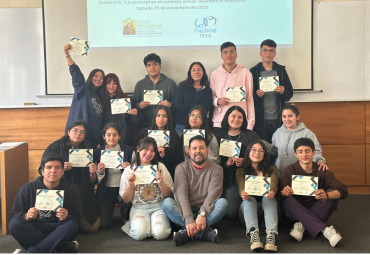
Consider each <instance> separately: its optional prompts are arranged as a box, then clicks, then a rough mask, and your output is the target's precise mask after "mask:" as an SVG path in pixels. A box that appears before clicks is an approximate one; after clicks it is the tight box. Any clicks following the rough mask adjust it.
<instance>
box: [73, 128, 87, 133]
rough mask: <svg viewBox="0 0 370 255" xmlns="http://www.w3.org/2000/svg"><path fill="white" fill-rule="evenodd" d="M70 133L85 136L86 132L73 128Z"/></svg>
mask: <svg viewBox="0 0 370 255" xmlns="http://www.w3.org/2000/svg"><path fill="white" fill-rule="evenodd" d="M71 131H72V132H73V133H76V134H78V133H80V134H82V135H86V131H85V130H78V129H77V128H73V129H71Z"/></svg>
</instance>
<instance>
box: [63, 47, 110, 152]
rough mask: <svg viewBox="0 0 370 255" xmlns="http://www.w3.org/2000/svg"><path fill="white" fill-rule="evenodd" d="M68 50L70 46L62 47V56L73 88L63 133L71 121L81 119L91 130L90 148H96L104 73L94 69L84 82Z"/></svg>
mask: <svg viewBox="0 0 370 255" xmlns="http://www.w3.org/2000/svg"><path fill="white" fill-rule="evenodd" d="M70 49H71V45H70V44H67V45H66V46H64V54H65V56H66V59H67V63H68V65H69V72H70V73H71V76H72V85H73V88H74V94H73V99H72V104H71V109H70V110H69V114H68V119H67V123H66V128H65V132H67V127H68V126H69V124H70V123H71V122H72V121H74V120H77V119H83V120H84V121H85V122H86V123H87V125H88V126H89V127H90V129H91V130H90V136H91V139H90V142H91V146H92V148H96V147H97V145H98V144H99V142H100V130H101V123H102V117H103V98H104V87H105V85H104V82H103V80H104V72H103V70H101V69H94V70H92V71H91V72H90V74H89V76H88V78H87V80H86V81H85V77H84V75H83V74H82V72H81V70H80V68H79V67H78V65H76V63H75V62H74V61H73V59H72V57H71V55H69V50H70Z"/></svg>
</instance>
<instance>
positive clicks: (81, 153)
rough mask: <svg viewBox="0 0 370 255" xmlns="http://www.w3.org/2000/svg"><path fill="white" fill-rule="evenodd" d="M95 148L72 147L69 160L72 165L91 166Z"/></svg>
mask: <svg viewBox="0 0 370 255" xmlns="http://www.w3.org/2000/svg"><path fill="white" fill-rule="evenodd" d="M92 153H93V149H70V150H69V159H68V162H71V163H72V167H89V166H90V164H92V162H93V154H92Z"/></svg>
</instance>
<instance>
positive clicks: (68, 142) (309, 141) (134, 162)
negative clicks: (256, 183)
mask: <svg viewBox="0 0 370 255" xmlns="http://www.w3.org/2000/svg"><path fill="white" fill-rule="evenodd" d="M70 47H71V46H70V45H66V46H65V47H64V52H65V55H66V59H67V63H68V65H69V70H70V73H71V76H72V84H73V87H74V96H73V101H72V105H71V109H70V113H69V116H68V120H67V124H66V130H65V135H64V136H63V137H62V138H60V139H59V140H57V141H55V142H53V143H51V144H50V145H49V146H48V147H47V148H46V150H45V152H44V155H43V157H42V161H41V164H40V168H39V173H40V176H39V177H38V178H37V179H36V180H35V181H33V182H30V183H28V184H26V185H24V186H23V187H22V188H21V189H20V190H19V191H18V194H17V197H16V200H15V202H14V206H13V209H12V211H11V215H10V218H11V220H10V223H9V229H10V232H11V234H12V235H13V237H14V238H15V239H16V240H17V241H18V242H19V243H20V245H21V246H22V248H23V249H25V250H27V251H28V252H37V253H41V252H53V251H57V252H78V250H79V245H78V243H77V242H76V241H74V238H75V236H76V235H77V233H78V231H81V232H85V233H95V232H96V231H98V230H99V229H107V228H109V227H110V226H111V225H112V216H113V212H114V208H115V206H116V205H117V204H119V205H120V206H121V215H122V218H123V221H124V225H123V226H122V231H124V232H125V233H127V235H129V236H130V237H132V238H133V239H136V240H142V239H145V238H148V237H153V238H155V239H157V240H163V239H166V238H168V237H169V236H170V235H171V232H172V228H171V226H176V227H178V228H179V229H180V230H178V231H176V232H173V241H174V244H175V245H176V246H178V245H181V244H184V243H186V242H189V241H192V240H196V239H200V240H203V241H210V242H214V243H217V242H219V233H218V230H217V229H213V228H212V226H213V225H214V224H215V223H216V222H218V221H220V220H221V219H222V218H226V219H227V220H234V219H236V218H239V220H240V222H241V223H242V224H243V225H245V226H246V234H247V237H248V238H249V239H250V245H251V250H258V249H262V248H264V249H265V250H267V251H277V245H276V238H277V235H278V213H279V212H280V211H281V212H282V213H283V214H284V215H285V216H286V218H287V219H289V220H290V221H292V223H293V228H292V230H291V232H290V235H291V236H292V237H293V238H295V239H296V240H298V241H301V240H302V237H303V233H304V231H305V229H307V230H308V232H309V233H310V234H311V235H312V236H314V237H319V236H320V235H323V236H325V237H326V238H327V239H328V240H329V242H330V244H331V245H332V246H333V247H334V246H336V244H337V243H338V242H339V241H340V240H341V238H342V237H341V236H340V234H339V233H338V232H337V231H336V230H335V229H334V227H333V226H330V227H328V226H326V224H325V222H326V221H327V219H328V218H329V216H330V215H331V213H332V212H333V211H334V210H335V209H336V206H337V204H338V200H339V199H344V198H346V197H347V196H348V191H347V188H346V186H345V185H344V184H343V183H341V182H340V181H339V180H337V179H336V178H335V177H334V175H333V172H331V171H330V170H329V168H328V166H327V165H326V161H325V158H324V157H323V156H322V150H321V147H320V144H319V142H318V140H317V138H316V136H315V134H314V133H313V132H312V131H310V130H309V129H308V128H306V127H305V125H304V124H303V123H302V122H298V120H299V117H300V114H299V110H298V108H297V107H296V106H295V105H286V106H285V102H286V101H289V99H290V98H291V97H292V95H293V89H292V85H291V83H290V80H289V77H288V74H287V72H286V70H285V67H284V66H281V65H278V64H277V63H275V62H274V61H273V59H274V57H275V55H276V47H277V46H276V43H275V42H274V41H272V40H265V41H263V42H262V43H261V46H260V55H261V58H262V62H261V63H259V64H257V65H256V66H255V67H253V68H252V69H251V70H250V71H248V70H247V69H246V68H244V66H243V65H242V64H236V58H237V52H236V46H235V45H234V44H233V43H231V42H226V43H224V44H222V45H221V47H220V50H221V58H222V60H223V63H222V64H221V66H220V67H219V68H218V69H216V70H215V71H213V72H212V74H211V76H210V79H208V76H207V74H206V71H205V68H204V66H203V65H202V64H201V63H200V62H194V63H192V64H191V65H190V67H189V70H188V74H187V78H186V79H185V80H184V81H183V82H180V84H179V85H178V86H177V85H176V84H175V82H174V81H173V80H171V79H170V78H168V77H167V76H165V75H164V74H162V73H161V72H160V70H161V59H160V57H159V56H158V55H156V54H155V53H152V54H149V55H147V56H146V57H145V58H144V64H145V67H146V69H147V72H148V75H147V76H146V77H145V78H144V79H142V80H140V81H139V82H138V83H137V84H136V87H135V91H134V96H133V98H130V97H129V96H128V95H127V94H125V93H124V92H123V91H122V88H121V85H120V82H119V79H118V77H117V75H116V74H112V73H110V74H107V75H105V74H104V72H103V70H100V69H95V70H93V71H91V73H90V75H89V76H88V78H87V80H86V81H85V78H84V75H83V74H82V72H81V70H80V69H79V67H78V66H77V65H76V64H75V62H74V61H73V60H72V58H71V56H70V55H69V50H70ZM269 76H275V77H276V76H278V77H279V79H278V80H279V84H277V85H278V86H276V89H275V91H268V92H267V91H263V90H261V89H260V87H259V81H260V79H261V78H262V77H269ZM227 87H243V88H244V91H245V100H244V101H242V102H230V99H229V98H227V97H226V88H227ZM145 90H162V91H163V100H162V101H161V102H160V103H159V105H151V104H150V102H147V101H144V91H145ZM119 98H130V100H131V109H130V110H129V111H128V113H124V114H112V110H111V106H110V100H111V99H119ZM211 111H213V112H212V113H213V114H212V115H213V117H212V123H213V132H212V131H211V130H210V128H209V127H208V125H207V124H208V121H207V120H208V116H209V115H210V114H211ZM133 125H135V126H138V127H140V128H141V131H139V132H138V133H136V132H135V129H134V128H133ZM184 129H186V130H187V129H192V130H198V129H199V130H204V131H205V132H204V135H196V136H194V137H192V138H191V139H190V141H189V143H186V144H185V143H184V139H183V137H184ZM149 130H163V131H164V130H166V131H168V133H169V145H168V146H167V147H163V146H162V145H159V144H157V142H156V140H155V139H154V138H152V137H150V135H149ZM222 139H226V140H230V141H236V142H240V143H241V147H240V152H239V157H231V156H229V157H226V156H222V155H219V149H220V143H221V140H222ZM98 145H99V146H98ZM71 149H94V153H93V155H92V156H93V163H92V164H90V166H88V167H72V163H71V162H69V151H70V150H71ZM102 151H121V152H123V155H124V156H123V160H122V163H121V168H107V167H106V166H105V164H104V163H102V162H101V154H102ZM144 166H155V167H156V168H155V169H156V171H155V180H156V182H155V183H151V184H135V180H136V175H135V171H136V169H137V168H138V167H144ZM245 175H253V176H264V177H270V178H271V182H270V191H269V193H268V194H267V195H265V196H255V195H252V194H248V193H247V192H246V191H245ZM292 175H301V176H312V177H318V184H317V185H318V187H317V190H316V191H315V192H314V194H313V195H312V196H299V195H296V193H295V192H294V190H292ZM95 187H97V188H96V190H95ZM38 189H44V190H64V202H63V207H62V208H59V209H58V210H56V211H43V210H39V209H37V208H36V207H35V200H36V193H37V190H38ZM259 205H261V206H262V209H263V212H264V222H265V227H266V244H265V246H264V245H263V244H262V243H261V239H260V230H259V229H260V226H259V223H258V222H259V219H258V218H259V217H260V216H259V215H260V213H259V212H258V207H259ZM25 233H27V235H26V234H25Z"/></svg>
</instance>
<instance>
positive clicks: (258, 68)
mask: <svg viewBox="0 0 370 255" xmlns="http://www.w3.org/2000/svg"><path fill="white" fill-rule="evenodd" d="M260 50H261V51H260V56H261V58H262V62H260V63H258V64H257V65H255V66H254V67H252V68H251V70H250V71H251V73H252V75H253V85H254V89H253V99H254V110H255V116H256V123H255V125H254V129H253V130H254V131H255V132H256V133H257V134H258V136H259V137H260V138H261V139H262V140H265V141H268V142H269V143H271V138H272V135H273V134H274V133H275V131H276V129H278V128H279V127H280V126H281V119H280V116H281V109H282V108H283V107H284V106H285V102H287V101H289V100H290V99H291V98H292V96H293V87H292V84H291V83H290V80H289V76H288V73H287V71H286V70H285V66H282V65H279V64H277V63H276V62H275V61H274V58H275V56H276V43H275V42H274V41H273V40H270V39H267V40H264V41H263V42H262V43H261V46H260ZM269 76H279V86H277V87H276V88H275V91H269V92H264V91H263V90H261V89H260V79H261V78H262V77H269Z"/></svg>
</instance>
